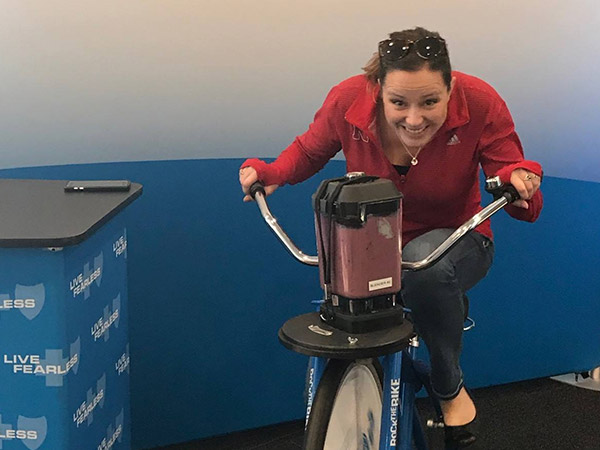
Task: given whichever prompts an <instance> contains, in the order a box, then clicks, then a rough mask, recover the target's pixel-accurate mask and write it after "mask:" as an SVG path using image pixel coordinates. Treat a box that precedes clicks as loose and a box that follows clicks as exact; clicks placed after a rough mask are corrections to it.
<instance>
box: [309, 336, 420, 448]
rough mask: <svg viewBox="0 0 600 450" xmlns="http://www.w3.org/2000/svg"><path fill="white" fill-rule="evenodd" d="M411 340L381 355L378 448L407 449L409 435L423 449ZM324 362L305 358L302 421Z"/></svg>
mask: <svg viewBox="0 0 600 450" xmlns="http://www.w3.org/2000/svg"><path fill="white" fill-rule="evenodd" d="M414 339H416V338H414ZM413 344H414V342H411V345H410V346H409V348H408V349H406V350H403V351H400V352H397V353H392V354H390V355H386V356H384V357H383V358H382V366H383V386H382V388H383V403H382V416H381V433H380V437H379V450H411V449H412V448H413V447H412V441H413V439H414V441H415V445H416V446H417V449H418V450H427V444H426V441H425V434H424V432H423V429H422V427H421V423H420V421H419V419H418V413H417V410H416V405H415V398H416V393H417V392H418V391H419V390H420V387H421V382H420V379H419V377H418V375H417V373H416V372H415V368H414V366H413V360H414V359H415V358H416V350H417V347H416V345H413ZM327 362H328V359H327V358H320V357H316V356H311V357H310V358H309V363H308V376H307V382H306V388H307V389H306V391H307V402H306V423H308V418H309V416H310V411H311V408H312V403H313V400H314V398H315V395H316V392H317V389H318V386H319V381H320V380H321V376H322V375H323V371H324V370H325V367H326V366H327Z"/></svg>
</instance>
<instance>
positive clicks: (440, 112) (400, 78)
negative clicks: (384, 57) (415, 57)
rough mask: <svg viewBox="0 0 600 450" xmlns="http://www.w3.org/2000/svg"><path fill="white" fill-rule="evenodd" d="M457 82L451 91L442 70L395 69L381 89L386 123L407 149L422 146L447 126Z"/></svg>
mask: <svg viewBox="0 0 600 450" xmlns="http://www.w3.org/2000/svg"><path fill="white" fill-rule="evenodd" d="M453 86H454V79H453V80H452V83H451V87H450V89H448V87H447V86H446V84H445V83H444V79H443V78H442V73H441V72H439V71H431V70H429V68H427V67H423V68H422V69H421V70H419V71H417V72H407V71H405V70H393V71H390V72H388V73H387V75H386V77H385V81H384V83H383V84H382V86H381V97H382V100H383V112H384V116H385V121H386V122H387V124H388V125H389V126H390V127H391V128H392V129H393V130H394V131H395V132H396V134H397V135H398V137H399V138H400V139H401V140H402V142H404V145H406V146H407V147H422V146H423V145H425V144H427V143H428V142H429V141H430V140H431V139H432V138H433V136H434V135H435V133H436V132H437V130H439V129H440V127H441V126H442V125H443V124H444V121H445V120H446V114H447V112H448V101H449V100H450V93H451V92H452V87H453Z"/></svg>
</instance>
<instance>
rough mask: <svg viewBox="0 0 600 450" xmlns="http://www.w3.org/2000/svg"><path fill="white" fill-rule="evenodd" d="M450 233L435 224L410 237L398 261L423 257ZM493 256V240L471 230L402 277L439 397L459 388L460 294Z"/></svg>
mask: <svg viewBox="0 0 600 450" xmlns="http://www.w3.org/2000/svg"><path fill="white" fill-rule="evenodd" d="M453 231H454V230H453V229H449V228H440V229H437V230H433V231H430V232H428V233H425V234H423V235H421V236H419V237H417V238H415V239H413V240H412V241H410V242H409V243H408V244H407V245H406V246H405V247H404V249H403V250H402V259H403V260H404V261H418V260H421V259H423V258H425V257H426V256H427V255H429V254H430V253H431V252H432V250H434V249H435V248H436V247H437V246H438V245H439V244H441V243H442V242H443V241H444V240H445V239H446V238H447V237H448V236H450V234H452V232H453ZM493 257H494V244H493V242H492V241H491V240H490V239H489V238H488V237H486V236H484V235H482V234H480V233H478V232H476V231H471V232H469V233H468V234H467V235H466V236H465V237H464V238H463V239H462V240H461V241H460V242H459V243H458V244H456V246H454V247H453V248H452V250H450V251H449V252H448V253H447V254H446V255H445V256H444V257H443V258H442V259H440V260H439V261H438V262H437V263H435V264H434V265H433V266H431V267H429V268H427V269H424V270H421V271H417V272H404V273H403V275H402V298H403V301H404V304H405V305H406V306H407V307H409V308H410V309H411V310H412V317H413V320H414V323H415V327H416V329H417V331H418V333H419V335H420V336H421V337H422V339H423V340H424V341H425V344H426V345H427V348H428V350H429V356H430V361H431V381H432V384H433V390H434V392H435V394H436V395H437V396H438V397H439V398H440V399H442V400H450V399H452V398H454V397H456V396H457V395H458V393H459V391H460V390H461V388H462V386H463V374H462V370H461V368H460V361H459V360H460V354H461V350H462V334H463V322H464V317H465V311H464V305H463V295H464V293H465V292H466V291H468V290H469V289H471V288H472V287H473V286H475V284H477V282H478V281H479V280H481V279H482V278H483V277H485V275H486V274H487V272H488V270H489V268H490V266H491V265H492V260H493Z"/></svg>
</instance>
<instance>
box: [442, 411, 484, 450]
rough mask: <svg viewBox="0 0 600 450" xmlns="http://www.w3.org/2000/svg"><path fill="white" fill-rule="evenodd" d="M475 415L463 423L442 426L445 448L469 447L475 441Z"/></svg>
mask: <svg viewBox="0 0 600 450" xmlns="http://www.w3.org/2000/svg"><path fill="white" fill-rule="evenodd" d="M476 420H477V417H475V419H473V420H472V421H470V422H469V423H466V424H464V425H457V426H448V425H445V426H444V444H445V450H456V449H459V448H466V447H470V446H471V445H473V444H474V443H475V441H476V440H477V437H476V436H475V433H476V429H477V422H476Z"/></svg>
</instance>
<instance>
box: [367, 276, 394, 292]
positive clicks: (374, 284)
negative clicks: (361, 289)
mask: <svg viewBox="0 0 600 450" xmlns="http://www.w3.org/2000/svg"><path fill="white" fill-rule="evenodd" d="M388 287H392V277H388V278H381V279H379V280H373V281H369V292H370V291H376V290H378V289H385V288H388Z"/></svg>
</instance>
